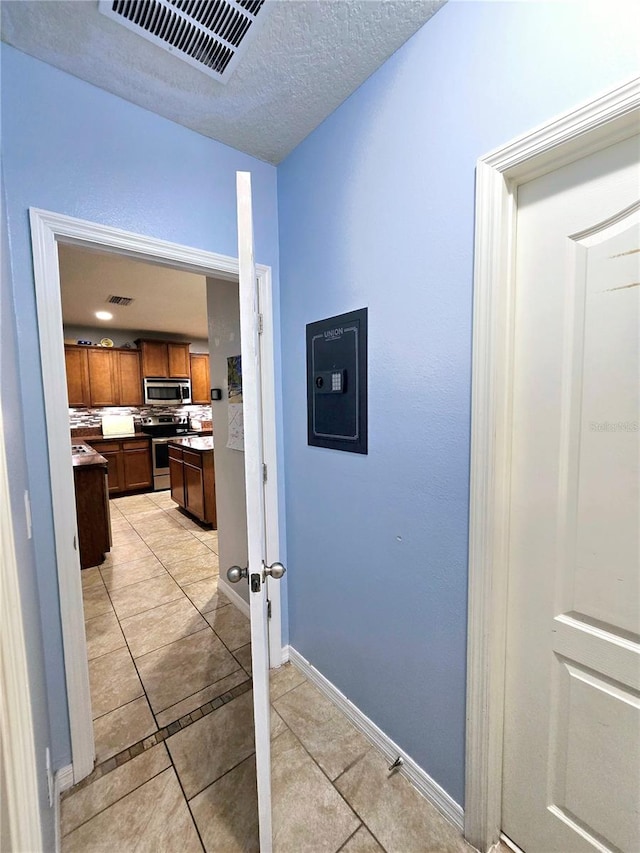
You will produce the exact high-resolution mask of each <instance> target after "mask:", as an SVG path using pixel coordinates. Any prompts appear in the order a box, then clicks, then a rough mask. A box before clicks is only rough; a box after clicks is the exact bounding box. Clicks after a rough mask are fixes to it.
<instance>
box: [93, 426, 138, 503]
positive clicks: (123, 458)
mask: <svg viewBox="0 0 640 853" xmlns="http://www.w3.org/2000/svg"><path fill="white" fill-rule="evenodd" d="M90 444H91V447H93V449H94V450H97V451H98V453H99V454H100V455H101V456H104V458H105V459H106V460H107V464H108V466H109V467H108V470H109V494H110V495H118V494H121V493H122V492H136V491H138V492H139V491H143V490H147V489H150V488H151V487H152V485H153V475H152V469H151V446H150V441H149V439H148V438H119V439H108V440H106V441H105V440H103V439H97V440H90Z"/></svg>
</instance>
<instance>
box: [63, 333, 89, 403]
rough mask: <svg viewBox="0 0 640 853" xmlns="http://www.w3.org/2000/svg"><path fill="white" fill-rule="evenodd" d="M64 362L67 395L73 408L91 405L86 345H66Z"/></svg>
mask: <svg viewBox="0 0 640 853" xmlns="http://www.w3.org/2000/svg"><path fill="white" fill-rule="evenodd" d="M64 363H65V367H66V369H67V395H68V398H69V406H70V407H71V408H73V407H78V406H90V405H91V397H90V395H89V362H88V359H87V350H86V348H85V347H78V346H69V345H67V344H65V347H64Z"/></svg>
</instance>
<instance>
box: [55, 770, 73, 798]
mask: <svg viewBox="0 0 640 853" xmlns="http://www.w3.org/2000/svg"><path fill="white" fill-rule="evenodd" d="M72 785H73V764H67V765H66V766H65V767H61V768H60V770H56V773H55V786H56V788H57V789H58V793H60V794H61V793H62V792H63V791H66V790H67V789H68V788H71V787H72Z"/></svg>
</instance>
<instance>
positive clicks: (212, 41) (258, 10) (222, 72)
mask: <svg viewBox="0 0 640 853" xmlns="http://www.w3.org/2000/svg"><path fill="white" fill-rule="evenodd" d="M263 7H265V0H99V2H98V8H99V10H100V12H102V14H103V15H106V16H107V17H108V18H111V19H112V20H114V21H118V23H120V24H122V25H123V26H125V27H127V28H128V29H130V30H133V31H134V32H136V33H138V35H141V36H143V38H146V39H148V40H149V41H152V42H154V44H157V45H159V46H160V47H162V48H164V50H167V51H169V52H170V53H173V54H175V55H177V56H179V57H180V58H181V59H184V61H185V62H188V63H189V64H190V65H193V66H194V67H195V68H199V69H200V71H204V72H205V74H209V75H210V76H211V77H214V78H215V79H216V80H220V81H222V82H223V83H226V81H227V80H228V78H229V77H230V76H231V74H232V72H233V70H234V68H235V67H236V65H237V63H238V60H239V59H240V57H241V55H242V54H243V53H244V52H245V50H246V48H247V46H248V44H249V42H250V41H251V39H252V38H253V36H254V35H255V33H256V32H257V29H258V27H257V21H258V20H259V22H260V23H262V21H263V18H264V17H265V15H266V7H265V8H263Z"/></svg>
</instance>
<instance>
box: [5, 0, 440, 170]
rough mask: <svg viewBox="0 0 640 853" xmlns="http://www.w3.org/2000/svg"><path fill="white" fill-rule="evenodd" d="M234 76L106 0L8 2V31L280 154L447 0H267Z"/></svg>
mask: <svg viewBox="0 0 640 853" xmlns="http://www.w3.org/2000/svg"><path fill="white" fill-rule="evenodd" d="M267 2H268V4H269V6H270V8H269V10H268V14H267V16H266V19H265V22H264V24H263V26H262V27H261V28H260V30H259V32H258V34H257V35H256V37H255V39H254V40H253V41H252V42H251V44H250V46H249V48H248V49H247V52H246V54H245V56H244V57H243V59H242V60H241V61H240V63H239V65H238V68H237V69H236V71H235V72H234V74H233V75H232V77H231V78H230V80H229V82H228V83H226V85H225V84H223V83H220V82H218V81H216V80H213V79H211V78H210V77H208V76H207V75H206V74H204V73H203V72H201V71H198V70H197V69H196V68H193V67H191V66H190V65H188V64H187V63H185V62H183V61H181V60H180V59H179V58H178V57H177V56H174V55H172V54H170V53H167V52H165V51H164V50H163V49H162V48H160V47H158V46H156V45H154V44H151V43H150V42H148V41H146V40H145V39H144V38H142V37H140V36H138V35H136V34H135V33H133V32H131V31H129V30H127V29H125V28H124V27H122V26H121V25H119V24H117V23H115V22H114V21H112V20H110V19H109V18H106V17H105V16H104V15H101V14H100V13H99V12H98V0H2V2H1V3H0V11H1V13H2V14H1V21H0V26H1V31H0V32H1V37H2V40H3V41H5V42H7V43H8V44H11V45H13V46H14V47H16V48H18V49H19V50H22V51H24V52H25V53H28V54H30V55H31V56H35V57H37V58H38V59H41V60H43V61H44V62H47V63H49V64H50V65H54V66H56V67H57V68H61V69H62V70H64V71H67V72H69V73H70V74H73V75H75V76H76V77H79V78H81V79H82V80H86V81H87V82H89V83H93V84H94V85H96V86H99V87H100V88H101V89H105V90H107V91H109V92H112V93H114V94H115V95H119V96H120V97H122V98H125V99H126V100H127V101H131V102H132V103H134V104H138V105H139V106H141V107H144V108H146V109H148V110H151V111H152V112H155V113H158V114H160V115H162V116H164V117H165V118H168V119H171V120H172V121H175V122H178V123H179V124H182V125H184V126H185V127H189V128H191V129H192V130H195V131H197V132H198V133H202V134H204V135H205V136H209V137H211V138H212V139H217V140H219V141H220V142H225V143H226V144H228V145H231V146H233V147H234V148H237V149H239V150H241V151H245V152H246V153H248V154H252V155H253V156H255V157H259V158H260V159H262V160H266V161H267V162H270V163H279V162H280V161H281V160H282V159H283V158H284V157H286V156H287V154H289V153H290V152H291V151H292V150H293V149H294V148H295V146H296V145H297V144H298V143H299V142H301V141H302V140H303V139H304V138H305V137H306V136H307V135H308V134H309V133H311V131H312V130H313V129H314V128H316V127H317V126H318V125H319V124H320V123H321V122H322V121H323V120H324V119H325V118H326V117H327V116H328V115H329V114H330V113H331V112H333V110H334V109H335V108H336V107H337V106H338V105H339V104H341V103H342V101H344V100H345V98H347V97H348V96H349V95H350V94H351V93H352V92H353V91H355V89H357V87H358V86H359V85H360V84H361V83H363V82H364V80H366V78H367V77H369V75H370V74H372V73H373V72H374V71H375V70H376V69H377V68H379V67H380V65H382V63H383V62H384V61H385V60H386V59H387V58H388V57H389V56H391V54H392V53H394V52H395V51H396V50H397V49H398V48H399V47H400V46H401V45H402V44H403V43H404V42H405V41H406V40H407V39H408V38H409V37H410V36H411V35H413V33H414V32H416V31H417V30H418V29H419V28H420V27H421V26H422V25H423V24H424V23H425V22H426V21H427V20H428V19H429V18H430V17H431V16H432V15H433V14H434V13H435V12H436V11H437V10H438V9H439V8H440V7H441V6H442V5H443V4H444V0H267Z"/></svg>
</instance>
